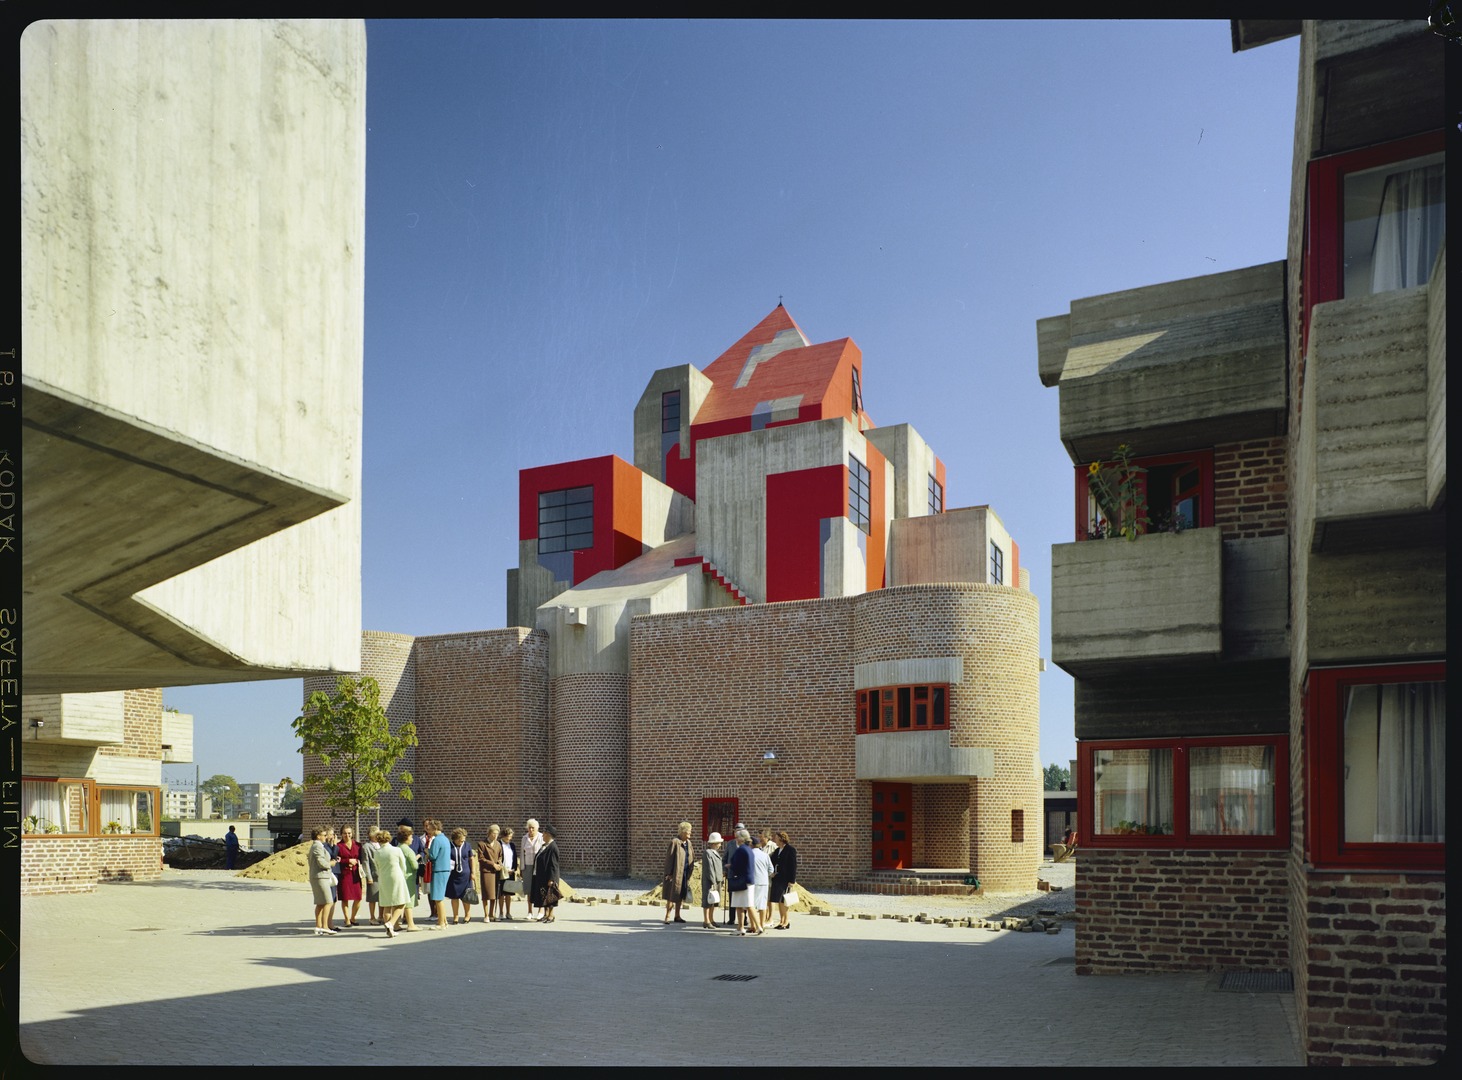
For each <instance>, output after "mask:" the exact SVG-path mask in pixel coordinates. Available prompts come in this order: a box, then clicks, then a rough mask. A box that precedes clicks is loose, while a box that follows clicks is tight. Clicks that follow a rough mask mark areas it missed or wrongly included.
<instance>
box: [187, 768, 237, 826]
mask: <svg viewBox="0 0 1462 1080" xmlns="http://www.w3.org/2000/svg"><path fill="white" fill-rule="evenodd" d="M198 790H199V791H201V792H202V793H203V794H204V795H207V796H208V797H209V798H210V799H212V800H213V805H214V806H216V807H218V812H219V813H220V814H222V815H223V816H224V817H232V816H233V813H234V811H235V810H236V809H237V808H238V807H240V806H243V805H244V789H243V788H241V787H239V782H238V781H237V780H235V779H234V778H233V777H232V776H229V775H228V774H227V773H215V774H214V775H213V776H210V777H209V778H208V779H207V780H205V781H203V783H201V784H199V785H198ZM199 813H202V807H201V806H200V807H199Z"/></svg>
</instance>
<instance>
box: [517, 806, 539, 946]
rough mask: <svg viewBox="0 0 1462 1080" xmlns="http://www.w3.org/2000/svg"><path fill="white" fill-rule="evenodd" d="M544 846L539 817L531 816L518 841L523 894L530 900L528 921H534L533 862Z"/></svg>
mask: <svg viewBox="0 0 1462 1080" xmlns="http://www.w3.org/2000/svg"><path fill="white" fill-rule="evenodd" d="M541 847H543V834H542V833H540V832H539V831H538V819H537V818H529V819H528V820H527V821H526V822H524V824H523V838H522V839H521V840H519V841H518V869H519V871H520V872H521V873H522V875H523V895H524V897H526V898H527V900H528V921H529V922H533V921H534V920H533V864H534V861H535V860H536V859H537V858H538V849H539V848H541Z"/></svg>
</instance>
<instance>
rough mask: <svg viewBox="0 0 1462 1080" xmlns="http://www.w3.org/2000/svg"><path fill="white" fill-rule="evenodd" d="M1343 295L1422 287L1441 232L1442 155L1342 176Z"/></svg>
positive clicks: (1444, 210) (1444, 183)
mask: <svg viewBox="0 0 1462 1080" xmlns="http://www.w3.org/2000/svg"><path fill="white" fill-rule="evenodd" d="M1343 189H1344V202H1345V234H1344V238H1343V241H1342V243H1343V246H1344V253H1343V258H1344V262H1345V280H1344V283H1343V287H1342V288H1343V292H1342V295H1344V296H1364V295H1367V294H1370V293H1379V292H1389V291H1390V290H1392V289H1409V288H1412V287H1414V286H1416V285H1425V284H1426V283H1427V281H1428V279H1429V278H1430V277H1431V271H1432V263H1433V262H1435V261H1436V257H1437V250H1438V249H1439V248H1440V247H1441V243H1442V237H1443V236H1445V235H1446V231H1447V167H1446V163H1445V158H1444V156H1443V154H1441V153H1436V154H1429V155H1427V156H1425V157H1419V158H1412V159H1411V160H1409V161H1401V162H1390V163H1388V164H1385V165H1380V166H1378V167H1376V168H1374V169H1364V170H1361V171H1360V172H1354V173H1349V174H1347V175H1346V177H1345V180H1344V184H1343Z"/></svg>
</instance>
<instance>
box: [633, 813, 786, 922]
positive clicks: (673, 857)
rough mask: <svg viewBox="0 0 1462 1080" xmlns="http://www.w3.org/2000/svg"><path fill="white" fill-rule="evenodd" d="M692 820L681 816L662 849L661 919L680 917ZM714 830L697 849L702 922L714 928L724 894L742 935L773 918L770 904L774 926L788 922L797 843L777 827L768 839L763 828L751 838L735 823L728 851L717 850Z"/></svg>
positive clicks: (686, 887)
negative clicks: (699, 868)
mask: <svg viewBox="0 0 1462 1080" xmlns="http://www.w3.org/2000/svg"><path fill="white" fill-rule="evenodd" d="M690 834H691V824H690V822H688V821H682V822H681V823H680V825H679V827H678V828H677V830H676V833H675V839H674V840H672V841H670V846H669V848H668V849H667V850H666V852H665V877H664V879H663V881H662V882H661V892H662V893H663V894H664V897H665V924H666V925H667V926H668V925H670V924H671V923H672V922H677V923H683V922H685V921H686V920H685V919H683V918H681V914H680V909H681V905H682V904H684V903H685V901H686V900H688V899H689V898H690V877H691V871H692V869H693V868H694V866H695V861H694V858H693V854H692V849H691V843H690ZM724 842H725V841H724V840H723V838H722V836H721V834H720V833H719V832H713V833H711V834H710V836H708V837H707V838H706V845H705V847H704V848H703V849H702V851H701V926H702V927H704V928H705V929H707V930H711V929H714V928H715V912H716V909H717V908H718V907H720V906H721V903H722V901H723V899H727V898H728V896H729V900H730V910H731V915H730V917H728V919H727V925H728V926H729V925H732V924H733V921H734V923H735V925H737V926H738V927H739V928H740V929H739V933H740V934H741V935H743V936H744V935H746V934H748V933H751V934H760V933H762V932H764V930H765V929H766V926H767V924H770V923H771V921H772V905H773V904H775V905H776V906H777V916H778V919H777V922H776V924H775V929H778V930H790V929H791V928H792V920H791V911H790V909H791V906H792V905H793V904H795V903H796V898H795V895H793V896H789V895H788V894H789V893H791V892H793V891H794V890H793V886H795V885H796V884H797V849H796V848H795V847H793V846H792V840H791V838H790V837H789V836H788V835H787V834H786V832H778V833H777V834H776V839H775V840H773V839H772V836H771V834H769V833H767V832H763V833H762V834H761V836H760V838H759V839H758V840H753V839H752V835H751V832H750V831H749V830H748V829H747V828H746V827H745V826H742V825H738V826H737V827H736V833H735V837H734V839H733V841H732V846H731V849H730V850H729V851H724V852H723V851H722V845H723V843H724Z"/></svg>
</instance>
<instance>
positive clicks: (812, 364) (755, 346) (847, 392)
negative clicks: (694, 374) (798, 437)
mask: <svg viewBox="0 0 1462 1080" xmlns="http://www.w3.org/2000/svg"><path fill="white" fill-rule="evenodd" d="M861 364H862V353H861V352H860V351H859V349H858V346H857V345H855V344H853V341H852V339H850V338H840V339H838V340H837V341H828V342H823V343H821V344H818V345H813V344H810V343H809V342H808V340H807V336H806V335H805V334H803V333H802V329H801V327H799V326H798V325H797V323H796V321H795V320H794V319H793V318H792V316H791V315H789V314H788V313H787V309H786V308H784V307H783V306H782V305H781V304H778V305H777V306H776V307H775V308H774V309H773V310H772V312H771V314H769V315H768V316H767V317H766V318H764V319H762V321H761V322H759V323H757V324H756V326H754V327H752V328H751V330H749V331H748V332H747V333H746V334H745V335H743V336H742V338H741V339H740V340H739V341H737V342H736V344H735V345H732V346H731V347H730V348H729V349H727V350H726V351H725V352H724V353H722V354H721V355H720V356H719V357H717V358H716V359H715V360H714V361H712V362H711V363H710V364H708V365H707V366H706V368H705V375H706V376H707V378H709V379H710V380H711V384H712V385H711V391H710V393H709V394H707V395H706V400H705V402H704V403H703V404H702V405H701V407H700V409H699V410H698V411H697V413H696V415H695V424H696V426H700V425H702V424H708V423H716V422H718V421H724V420H732V419H738V418H741V417H750V416H754V415H757V414H766V415H767V416H769V418H770V419H772V420H774V421H776V420H790V419H796V418H797V416H798V413H799V412H800V411H801V410H802V409H805V408H807V407H808V406H823V405H825V407H824V408H822V409H819V410H818V412H819V415H820V417H821V418H826V417H828V416H834V415H839V416H841V415H851V413H852V409H851V398H852V390H851V385H852V383H851V378H852V377H851V375H847V374H844V375H843V376H842V378H843V379H845V380H846V381H847V382H848V386H846V387H845V386H842V385H841V384H840V383H839V381H838V380H839V372H840V371H841V372H846V369H847V368H848V367H851V366H861Z"/></svg>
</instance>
